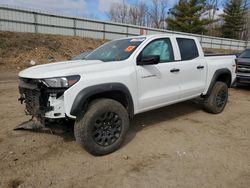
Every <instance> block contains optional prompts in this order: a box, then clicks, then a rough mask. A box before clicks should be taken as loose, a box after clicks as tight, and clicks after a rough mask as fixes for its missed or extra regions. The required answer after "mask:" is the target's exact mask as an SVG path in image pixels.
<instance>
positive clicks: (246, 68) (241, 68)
mask: <svg viewBox="0 0 250 188" xmlns="http://www.w3.org/2000/svg"><path fill="white" fill-rule="evenodd" d="M238 72H239V73H249V74H250V64H249V65H246V64H241V63H239V64H238Z"/></svg>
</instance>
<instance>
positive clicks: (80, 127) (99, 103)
mask: <svg viewBox="0 0 250 188" xmlns="http://www.w3.org/2000/svg"><path fill="white" fill-rule="evenodd" d="M128 128H129V117H128V113H127V110H126V109H125V108H124V106H123V105H122V104H120V103H119V102H117V101H115V100H111V99H97V100H95V101H93V102H92V103H91V104H90V106H89V108H88V110H87V112H86V113H85V114H81V115H79V116H77V118H76V122H75V126H74V134H75V138H76V141H77V143H79V144H80V145H81V147H82V148H84V149H86V150H87V151H88V152H89V153H91V154H93V155H105V154H108V153H111V152H113V151H115V150H117V149H118V148H119V147H120V146H121V144H122V142H123V141H124V139H125V136H126V133H127V131H128Z"/></svg>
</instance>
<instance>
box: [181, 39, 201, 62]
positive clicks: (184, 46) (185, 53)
mask: <svg viewBox="0 0 250 188" xmlns="http://www.w3.org/2000/svg"><path fill="white" fill-rule="evenodd" d="M176 40H177V43H178V45H179V49H180V53H181V60H190V59H194V58H196V57H199V53H198V49H197V46H196V43H195V41H194V40H193V39H186V38H177V39H176Z"/></svg>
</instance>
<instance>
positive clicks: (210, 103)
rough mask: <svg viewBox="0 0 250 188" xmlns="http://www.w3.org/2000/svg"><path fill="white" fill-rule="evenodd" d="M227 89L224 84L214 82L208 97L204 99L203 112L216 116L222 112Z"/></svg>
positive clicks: (226, 97)
mask: <svg viewBox="0 0 250 188" xmlns="http://www.w3.org/2000/svg"><path fill="white" fill-rule="evenodd" d="M227 99H228V87H227V85H226V83H224V82H216V83H215V84H214V86H213V88H212V91H211V93H210V95H208V96H206V97H205V99H204V110H205V111H207V112H209V113H213V114H218V113H221V112H222V111H223V109H224V108H225V106H226V104H227Z"/></svg>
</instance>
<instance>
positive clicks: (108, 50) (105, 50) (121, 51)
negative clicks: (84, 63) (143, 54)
mask: <svg viewBox="0 0 250 188" xmlns="http://www.w3.org/2000/svg"><path fill="white" fill-rule="evenodd" d="M144 40H145V38H133V39H131V38H130V39H121V40H115V41H111V42H108V43H106V44H104V45H102V46H101V47H99V48H97V49H96V50H94V51H93V52H92V53H90V54H89V55H88V56H87V57H85V59H86V60H101V61H122V60H125V59H127V58H128V57H129V56H130V55H131V54H132V53H133V52H134V51H135V49H136V48H137V47H138V46H139V45H140V44H141V43H142V42H143V41H144Z"/></svg>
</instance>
